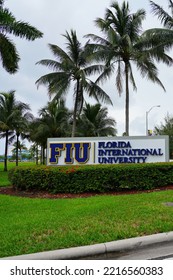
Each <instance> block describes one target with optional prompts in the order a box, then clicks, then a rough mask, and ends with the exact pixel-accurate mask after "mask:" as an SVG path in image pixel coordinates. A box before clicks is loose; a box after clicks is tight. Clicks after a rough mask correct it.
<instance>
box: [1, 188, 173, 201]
mask: <svg viewBox="0 0 173 280" xmlns="http://www.w3.org/2000/svg"><path fill="white" fill-rule="evenodd" d="M165 190H173V185H171V186H166V187H159V188H156V189H153V190H146V191H136V190H123V191H121V192H116V191H114V192H107V193H80V194H71V193H58V194H50V193H48V192H43V191H32V192H31V191H19V190H16V189H14V188H13V187H0V194H6V195H12V196H19V197H29V198H49V199H61V198H80V197H81V198H85V197H90V196H96V195H128V194H137V193H151V192H156V191H165Z"/></svg>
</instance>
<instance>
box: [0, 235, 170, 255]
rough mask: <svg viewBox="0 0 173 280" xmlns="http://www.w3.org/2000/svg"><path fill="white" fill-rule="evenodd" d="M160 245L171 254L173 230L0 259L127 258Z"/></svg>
mask: <svg viewBox="0 0 173 280" xmlns="http://www.w3.org/2000/svg"><path fill="white" fill-rule="evenodd" d="M161 245H166V246H168V247H169V248H171V250H172V254H173V231H171V232H165V233H158V234H153V235H147V236H142V237H135V238H129V239H125V240H118V241H112V242H107V243H100V244H95V245H89V246H81V247H73V248H69V249H60V250H54V251H46V252H41V253H34V254H28V255H20V256H13V257H7V258H2V259H1V260H75V259H90V260H91V259H93V260H94V259H95V260H101V259H102V260H106V259H107V260H109V259H117V260H118V259H122V260H123V259H126V260H127V259H128V254H136V253H137V252H141V251H142V250H144V249H145V250H147V249H148V250H151V249H152V247H154V246H157V247H159V246H161ZM169 245H170V246H171V247H170V246H169ZM155 257H157V256H155Z"/></svg>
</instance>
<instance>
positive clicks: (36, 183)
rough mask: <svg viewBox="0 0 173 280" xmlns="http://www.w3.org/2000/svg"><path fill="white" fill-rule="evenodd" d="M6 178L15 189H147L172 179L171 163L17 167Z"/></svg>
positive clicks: (58, 190) (70, 190) (55, 190)
mask: <svg viewBox="0 0 173 280" xmlns="http://www.w3.org/2000/svg"><path fill="white" fill-rule="evenodd" d="M9 179H10V181H11V182H12V184H13V186H14V187H15V188H17V189H20V190H45V191H48V192H50V193H69V192H70V193H83V192H109V191H120V190H122V191H123V190H125V189H129V190H150V189H153V188H157V187H161V186H166V185H169V184H172V183H173V164H172V163H150V164H129V165H128V164H127V165H124V164H119V165H88V166H68V167H67V166H65V167H45V166H41V167H30V168H28V167H27V168H24V167H17V168H14V169H11V170H10V171H9Z"/></svg>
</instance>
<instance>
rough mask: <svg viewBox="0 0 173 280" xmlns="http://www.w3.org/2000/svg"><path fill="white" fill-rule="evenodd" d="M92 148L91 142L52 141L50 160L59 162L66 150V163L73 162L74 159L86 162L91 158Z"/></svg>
mask: <svg viewBox="0 0 173 280" xmlns="http://www.w3.org/2000/svg"><path fill="white" fill-rule="evenodd" d="M90 148H91V143H51V144H50V158H49V162H50V163H51V164H57V163H58V159H59V158H60V157H61V155H62V152H63V151H64V153H65V157H64V162H65V163H66V164H73V163H74V160H76V161H77V162H78V163H79V164H83V163H86V162H87V161H88V160H89V155H90Z"/></svg>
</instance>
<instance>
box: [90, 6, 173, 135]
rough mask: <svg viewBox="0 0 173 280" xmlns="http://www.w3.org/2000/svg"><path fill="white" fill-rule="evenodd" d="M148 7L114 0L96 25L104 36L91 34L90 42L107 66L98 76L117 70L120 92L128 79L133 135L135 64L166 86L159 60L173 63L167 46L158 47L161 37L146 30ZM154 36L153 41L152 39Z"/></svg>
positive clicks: (127, 89)
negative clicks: (136, 7) (131, 6)
mask: <svg viewBox="0 0 173 280" xmlns="http://www.w3.org/2000/svg"><path fill="white" fill-rule="evenodd" d="M145 15H146V13H145V10H143V9H140V10H138V11H137V12H136V13H131V12H130V9H129V4H128V2H127V3H126V2H125V1H124V2H123V3H122V6H121V7H120V6H119V3H118V2H117V1H114V2H113V3H112V5H111V7H110V9H106V12H105V17H104V18H103V19H102V18H97V19H96V21H95V22H96V25H97V27H98V28H99V29H100V30H101V32H102V33H103V34H104V37H101V36H97V35H94V34H88V35H87V37H88V38H91V39H93V41H94V42H96V43H94V44H90V50H92V51H93V52H94V55H95V58H96V59H97V61H100V60H104V63H105V70H104V72H103V73H102V74H101V75H100V77H99V78H98V81H99V80H101V79H107V78H109V77H110V75H111V74H113V73H115V71H116V87H117V90H118V93H119V94H120V95H121V93H122V92H123V78H124V80H125V95H126V99H125V134H126V135H127V136H128V135H129V82H131V83H132V86H133V90H137V86H136V83H135V79H134V76H133V71H132V64H135V65H136V67H137V69H138V71H139V72H140V73H141V76H142V77H147V78H148V79H150V80H151V81H152V82H155V83H158V84H159V85H160V86H161V87H162V88H163V89H164V90H165V88H164V86H163V84H162V83H161V81H160V80H159V78H158V71H157V67H156V66H155V60H156V61H163V62H165V63H167V64H168V65H170V64H171V63H172V58H171V57H169V56H167V55H166V54H165V52H164V51H165V49H164V48H161V47H160V48H159V47H158V48H157V47H156V45H157V46H158V44H159V38H157V40H156V41H152V42H151V36H149V38H148V37H147V36H146V34H144V33H142V31H141V30H142V21H143V20H144V19H145ZM149 39H150V41H149Z"/></svg>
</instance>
